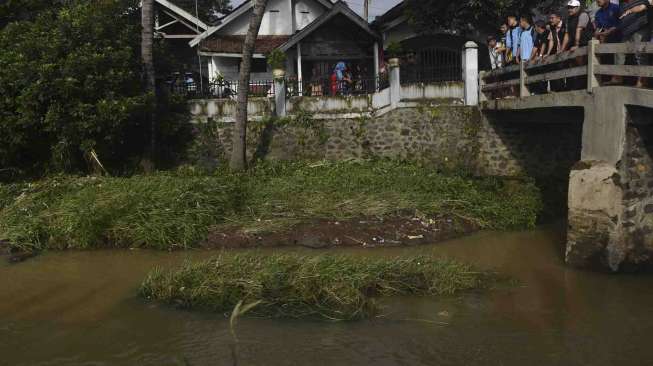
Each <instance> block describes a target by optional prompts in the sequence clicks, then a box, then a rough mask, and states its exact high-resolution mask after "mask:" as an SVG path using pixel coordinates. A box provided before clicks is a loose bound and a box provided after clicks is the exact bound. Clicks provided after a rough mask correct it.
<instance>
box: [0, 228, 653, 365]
mask: <svg viewBox="0 0 653 366" xmlns="http://www.w3.org/2000/svg"><path fill="white" fill-rule="evenodd" d="M563 241H564V237H563V235H562V234H561V232H560V231H559V230H555V229H542V230H538V231H533V232H524V233H483V234H479V235H476V236H473V237H469V238H465V239H461V240H455V241H451V242H447V243H444V244H440V245H435V246H428V247H419V248H408V249H392V250H390V249H388V250H382V251H378V250H376V251H363V250H352V251H353V252H355V253H363V254H367V255H395V254H398V253H401V252H411V253H416V252H424V253H436V254H439V255H440V254H441V255H446V256H449V257H453V258H458V259H461V260H466V261H471V262H474V263H477V264H478V265H479V266H481V267H483V268H490V269H497V270H499V271H501V272H503V273H507V274H510V275H512V276H514V277H515V278H517V279H518V280H519V281H520V282H521V285H520V286H516V287H511V288H506V289H498V290H493V291H491V292H484V293H469V294H465V295H461V296H456V297H451V298H444V299H442V298H441V299H437V300H427V299H395V300H393V301H389V302H388V303H387V308H386V313H387V317H385V318H383V319H377V320H374V321H363V322H356V323H324V322H317V321H287V320H286V321H284V320H257V319H243V320H241V321H240V323H239V324H238V327H237V331H238V336H239V338H240V340H241V343H240V346H239V348H238V351H237V357H238V365H329V366H331V365H375V366H382V365H520V366H522V365H528V366H534V365H653V354H651V352H650V350H651V349H652V348H653V276H610V275H604V274H595V273H587V272H579V271H575V270H571V269H568V268H565V267H564V266H563V264H562V259H561V245H562V243H563ZM211 254H212V253H210V252H194V253H172V254H171V253H157V252H148V251H106V252H83V253H49V254H47V255H43V256H41V257H38V258H36V259H33V260H30V261H28V262H26V263H23V264H20V265H13V266H12V265H8V264H5V263H3V264H0V365H11V366H15V365H57V366H59V365H94V366H95V365H157V366H160V365H181V364H182V363H181V359H182V357H185V358H186V359H187V360H188V361H189V364H191V365H234V359H233V356H232V352H231V349H232V346H231V345H232V338H231V336H230V334H229V327H228V322H227V321H226V320H225V319H224V317H223V316H221V315H217V314H206V313H191V312H181V311H176V310H173V309H170V308H167V307H161V306H155V305H152V304H148V303H145V302H143V301H141V300H140V299H139V298H138V297H137V296H136V291H137V288H138V285H139V283H140V281H141V280H142V278H143V276H144V275H145V273H146V272H147V271H148V270H149V269H150V268H151V267H153V266H155V265H164V266H171V265H174V264H178V263H181V262H182V261H183V260H185V259H187V258H202V257H207V256H210V255H211Z"/></svg>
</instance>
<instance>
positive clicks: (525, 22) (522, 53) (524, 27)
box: [517, 15, 535, 63]
mask: <svg viewBox="0 0 653 366" xmlns="http://www.w3.org/2000/svg"><path fill="white" fill-rule="evenodd" d="M519 26H520V27H521V34H520V35H519V51H518V52H517V54H518V59H517V62H518V63H520V62H528V61H530V59H531V55H532V54H533V47H534V41H533V39H534V33H535V30H534V29H533V26H532V25H531V18H530V17H529V16H527V15H522V16H521V17H520V18H519Z"/></svg>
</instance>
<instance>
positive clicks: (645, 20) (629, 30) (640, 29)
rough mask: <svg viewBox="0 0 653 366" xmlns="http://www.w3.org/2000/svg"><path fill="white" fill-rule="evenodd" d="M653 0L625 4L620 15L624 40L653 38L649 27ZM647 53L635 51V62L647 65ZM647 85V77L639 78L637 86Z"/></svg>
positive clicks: (641, 40) (634, 41) (635, 41)
mask: <svg viewBox="0 0 653 366" xmlns="http://www.w3.org/2000/svg"><path fill="white" fill-rule="evenodd" d="M652 6H653V1H651V0H630V1H627V2H626V4H624V5H623V8H622V14H621V16H620V17H619V19H621V24H620V26H619V30H620V31H621V34H622V37H623V41H624V42H627V43H639V42H648V41H650V38H651V29H650V27H649V20H650V19H649V18H650V16H651V15H650V13H651V11H652V10H651V7H652ZM647 57H648V56H647V55H646V54H644V53H642V52H636V53H635V64H637V65H647V64H648V60H647ZM645 86H646V82H645V79H644V78H642V77H640V78H637V84H635V87H636V88H643V87H645Z"/></svg>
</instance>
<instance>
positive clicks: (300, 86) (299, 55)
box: [297, 43, 304, 96]
mask: <svg viewBox="0 0 653 366" xmlns="http://www.w3.org/2000/svg"><path fill="white" fill-rule="evenodd" d="M303 77H304V76H303V75H302V44H301V43H297V91H298V92H299V96H301V95H302V93H303V92H304V90H303V89H304V85H303V83H302V80H303Z"/></svg>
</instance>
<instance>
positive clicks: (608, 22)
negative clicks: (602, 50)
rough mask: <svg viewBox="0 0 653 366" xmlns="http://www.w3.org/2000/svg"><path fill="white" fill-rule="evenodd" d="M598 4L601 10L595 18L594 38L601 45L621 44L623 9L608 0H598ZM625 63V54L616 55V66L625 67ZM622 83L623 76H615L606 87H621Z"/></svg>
mask: <svg viewBox="0 0 653 366" xmlns="http://www.w3.org/2000/svg"><path fill="white" fill-rule="evenodd" d="M596 4H597V5H598V7H599V9H598V10H597V11H596V15H595V16H594V23H595V25H596V32H595V33H594V37H596V39H598V40H599V41H600V42H601V43H619V42H621V33H620V32H619V25H620V24H621V21H620V19H619V17H620V16H621V7H620V6H619V5H617V4H615V3H612V2H610V1H608V0H597V2H596ZM625 61H626V57H625V55H624V54H621V53H617V54H615V55H614V64H615V65H624V64H625V63H626V62H625ZM622 83H623V78H622V77H621V76H613V77H612V79H611V80H610V81H609V82H607V83H606V84H605V85H619V84H622Z"/></svg>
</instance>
